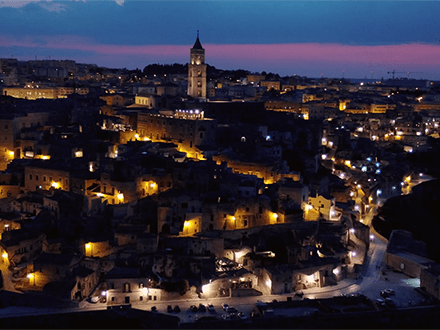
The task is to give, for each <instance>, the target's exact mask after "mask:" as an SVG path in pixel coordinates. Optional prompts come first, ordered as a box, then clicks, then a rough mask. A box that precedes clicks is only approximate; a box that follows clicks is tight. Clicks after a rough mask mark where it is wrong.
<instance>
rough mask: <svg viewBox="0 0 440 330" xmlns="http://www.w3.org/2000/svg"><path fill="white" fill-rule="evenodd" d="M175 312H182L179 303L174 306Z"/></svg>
mask: <svg viewBox="0 0 440 330" xmlns="http://www.w3.org/2000/svg"><path fill="white" fill-rule="evenodd" d="M174 312H176V313H180V307H179V305H176V306H174Z"/></svg>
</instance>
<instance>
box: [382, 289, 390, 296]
mask: <svg viewBox="0 0 440 330" xmlns="http://www.w3.org/2000/svg"><path fill="white" fill-rule="evenodd" d="M380 295H381V296H382V297H384V298H386V297H389V296H390V294H389V293H388V292H386V291H385V290H382V291H380Z"/></svg>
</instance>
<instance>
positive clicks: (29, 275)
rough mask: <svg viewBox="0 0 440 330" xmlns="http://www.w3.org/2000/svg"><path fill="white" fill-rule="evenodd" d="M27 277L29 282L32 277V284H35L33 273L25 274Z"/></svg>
mask: <svg viewBox="0 0 440 330" xmlns="http://www.w3.org/2000/svg"><path fill="white" fill-rule="evenodd" d="M27 278H28V279H29V283H30V282H31V280H32V279H34V286H35V274H33V273H30V274H28V275H27Z"/></svg>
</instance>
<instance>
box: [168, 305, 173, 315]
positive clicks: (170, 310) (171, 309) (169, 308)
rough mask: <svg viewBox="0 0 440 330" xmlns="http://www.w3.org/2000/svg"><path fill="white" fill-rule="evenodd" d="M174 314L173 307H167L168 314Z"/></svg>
mask: <svg viewBox="0 0 440 330" xmlns="http://www.w3.org/2000/svg"><path fill="white" fill-rule="evenodd" d="M172 312H173V307H172V306H171V305H168V306H167V313H172Z"/></svg>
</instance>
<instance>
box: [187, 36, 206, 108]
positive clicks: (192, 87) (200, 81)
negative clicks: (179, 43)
mask: <svg viewBox="0 0 440 330" xmlns="http://www.w3.org/2000/svg"><path fill="white" fill-rule="evenodd" d="M206 71H207V65H206V64H205V49H204V48H203V47H202V44H201V43H200V40H199V32H198V31H197V39H196V42H195V43H194V46H193V47H192V48H191V54H190V62H189V64H188V95H189V96H192V97H194V98H200V99H206Z"/></svg>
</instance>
